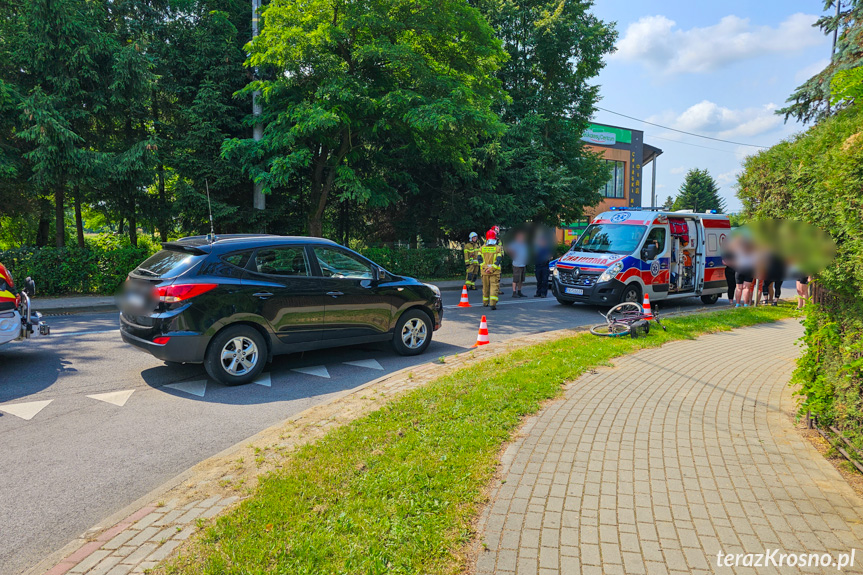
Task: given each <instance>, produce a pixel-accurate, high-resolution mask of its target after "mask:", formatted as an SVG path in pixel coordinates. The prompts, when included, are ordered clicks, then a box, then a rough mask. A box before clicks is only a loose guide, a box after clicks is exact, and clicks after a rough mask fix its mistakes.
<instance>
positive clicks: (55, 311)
mask: <svg viewBox="0 0 863 575" xmlns="http://www.w3.org/2000/svg"><path fill="white" fill-rule="evenodd" d="M33 311H38V312H39V313H41V314H42V315H47V316H50V315H68V314H78V313H103V312H113V311H120V310H119V309H117V306H116V305H114V304H113V303H110V304H108V303H106V304H93V305H85V306H75V307H63V306H53V307H52V306H50V305H49V306H40V307H38V308H37V307H35V306H34V307H33Z"/></svg>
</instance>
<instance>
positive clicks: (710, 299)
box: [701, 293, 719, 305]
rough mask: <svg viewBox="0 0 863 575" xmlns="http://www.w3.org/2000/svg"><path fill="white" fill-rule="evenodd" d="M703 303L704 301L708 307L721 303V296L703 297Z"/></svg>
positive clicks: (716, 294)
mask: <svg viewBox="0 0 863 575" xmlns="http://www.w3.org/2000/svg"><path fill="white" fill-rule="evenodd" d="M701 301H703V302H704V303H706V304H707V305H713V304H715V303H716V302H718V301H719V294H718V293H715V294H710V295H703V296H701Z"/></svg>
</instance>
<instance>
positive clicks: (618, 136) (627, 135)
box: [581, 124, 632, 146]
mask: <svg viewBox="0 0 863 575" xmlns="http://www.w3.org/2000/svg"><path fill="white" fill-rule="evenodd" d="M581 139H582V140H584V141H585V142H588V143H590V144H595V145H597V146H613V145H615V144H631V143H632V132H630V131H629V130H624V129H623V128H612V127H611V126H600V125H598V124H590V125H589V126H588V127H587V130H585V131H584V133H583V134H582V135H581Z"/></svg>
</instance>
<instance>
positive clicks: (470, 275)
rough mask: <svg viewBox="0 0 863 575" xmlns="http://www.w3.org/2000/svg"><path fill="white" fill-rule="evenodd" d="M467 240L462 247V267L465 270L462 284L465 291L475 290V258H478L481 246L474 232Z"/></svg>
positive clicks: (476, 270)
mask: <svg viewBox="0 0 863 575" xmlns="http://www.w3.org/2000/svg"><path fill="white" fill-rule="evenodd" d="M468 240H469V241H468V243H466V244H465V245H464V266H465V268H467V279H466V280H465V282H464V283H465V285H467V289H476V280H477V279H478V278H479V262H478V261H477V256H479V250H480V248H482V244H481V243H480V241H479V236H478V235H477V234H476V232H471V233H470V236H469V238H468Z"/></svg>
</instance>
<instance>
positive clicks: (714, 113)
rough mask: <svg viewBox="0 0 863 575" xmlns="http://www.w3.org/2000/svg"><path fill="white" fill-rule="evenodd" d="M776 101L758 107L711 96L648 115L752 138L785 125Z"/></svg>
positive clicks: (720, 133) (672, 123) (707, 132)
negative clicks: (680, 108)
mask: <svg viewBox="0 0 863 575" xmlns="http://www.w3.org/2000/svg"><path fill="white" fill-rule="evenodd" d="M775 111H776V105H775V104H772V103H770V104H766V105H764V106H761V107H758V108H743V109H736V110H735V109H731V108H726V107H725V106H720V105H719V104H717V103H715V102H711V101H710V100H702V101H701V102H699V103H697V104H695V105H693V106H690V107H689V108H687V109H686V110H684V111H683V112H682V113H680V114H676V113H675V112H666V113H664V114H660V115H659V116H653V117H651V118H648V119H649V120H650V121H653V122H656V123H659V124H665V125H668V126H671V127H672V128H676V129H678V130H684V131H687V132H695V133H698V134H704V135H709V136H714V137H717V138H722V139H726V140H728V139H735V138H738V139H749V138H752V137H754V136H758V135H761V134H764V133H766V132H770V131H771V130H774V129H776V128H778V127H780V126H781V125H782V118H781V117H780V116H777V115H776V113H775Z"/></svg>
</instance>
